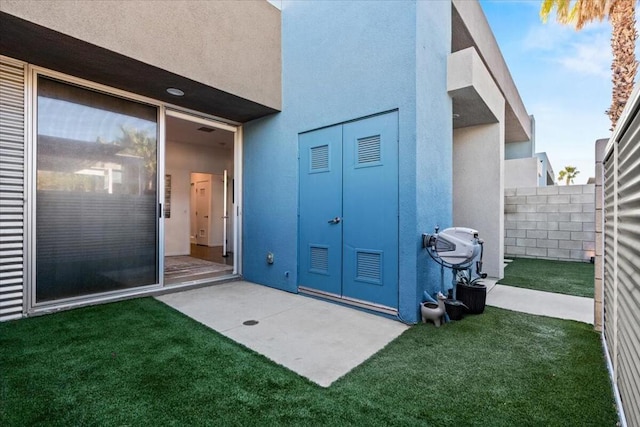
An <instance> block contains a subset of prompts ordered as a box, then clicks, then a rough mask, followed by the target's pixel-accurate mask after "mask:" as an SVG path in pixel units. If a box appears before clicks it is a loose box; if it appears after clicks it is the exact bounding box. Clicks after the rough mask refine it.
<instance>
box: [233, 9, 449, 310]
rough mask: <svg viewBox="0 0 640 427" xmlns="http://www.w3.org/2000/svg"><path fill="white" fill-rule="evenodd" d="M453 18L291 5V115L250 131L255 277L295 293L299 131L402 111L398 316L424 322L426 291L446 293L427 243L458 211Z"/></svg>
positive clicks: (285, 36)
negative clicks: (451, 93) (454, 196)
mask: <svg viewBox="0 0 640 427" xmlns="http://www.w3.org/2000/svg"><path fill="white" fill-rule="evenodd" d="M450 13H451V6H450V4H449V3H448V2H437V3H429V5H426V4H423V3H422V2H418V3H416V2H409V1H407V2H405V1H397V2H346V1H345V2H294V1H292V2H284V3H283V7H282V50H283V64H282V67H283V111H282V113H279V114H277V115H275V116H272V117H268V118H263V119H259V120H255V121H253V122H249V123H247V124H246V125H245V127H244V137H245V138H244V141H245V156H244V171H245V177H244V198H245V204H244V212H243V215H244V216H243V221H244V223H243V224H244V230H243V232H244V234H243V237H244V242H245V244H244V255H245V256H244V265H243V267H244V268H243V274H244V276H245V278H246V279H247V280H251V281H255V282H257V283H262V284H265V285H268V286H273V287H277V288H280V289H285V290H288V291H291V292H296V291H297V257H298V253H297V245H298V240H297V239H298V237H297V230H298V218H297V212H298V163H297V158H298V134H299V133H301V132H305V131H309V130H313V129H317V128H321V127H324V126H329V125H333V124H337V123H342V122H346V121H350V120H355V119H358V118H361V117H365V116H368V115H372V114H377V113H381V112H385V111H391V110H397V111H398V117H399V123H398V126H399V170H400V172H399V194H398V198H399V207H400V218H399V225H398V227H399V234H400V241H399V247H398V250H399V257H400V265H399V301H400V303H399V307H398V308H399V314H400V317H401V318H402V319H404V320H406V321H408V322H415V321H417V319H418V303H419V300H420V298H421V294H422V291H423V290H424V289H427V290H428V291H429V292H433V291H436V290H438V289H439V288H440V275H439V268H437V265H435V264H434V263H433V262H432V261H430V260H429V259H428V257H427V256H426V253H425V252H424V250H423V249H422V248H421V246H420V241H421V240H420V235H421V233H422V232H427V231H431V230H432V229H433V227H434V226H435V225H440V226H441V227H446V226H449V225H450V224H451V215H452V213H451V210H452V207H451V203H452V202H451V150H452V148H451V144H452V136H451V134H452V123H451V101H450V99H449V97H448V95H447V92H446V57H447V54H448V53H449V50H450V34H451V28H450V22H451V18H450ZM268 251H271V252H273V253H274V255H275V262H274V264H272V265H268V264H267V263H266V261H265V257H266V253H267V252H268ZM286 272H289V275H288V276H287V275H286V274H285V273H286Z"/></svg>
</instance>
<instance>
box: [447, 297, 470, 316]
mask: <svg viewBox="0 0 640 427" xmlns="http://www.w3.org/2000/svg"><path fill="white" fill-rule="evenodd" d="M444 307H445V310H447V314H448V315H449V319H451V320H460V319H462V316H464V312H465V310H466V308H465V306H464V304H463V303H462V301H460V300H457V299H447V300H445V301H444Z"/></svg>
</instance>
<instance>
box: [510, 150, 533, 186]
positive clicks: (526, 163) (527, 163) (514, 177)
mask: <svg viewBox="0 0 640 427" xmlns="http://www.w3.org/2000/svg"><path fill="white" fill-rule="evenodd" d="M539 164H540V161H539V160H538V158H537V157H528V158H524V159H512V160H505V162H504V186H505V188H520V187H537V186H538V172H539V168H540V166H539Z"/></svg>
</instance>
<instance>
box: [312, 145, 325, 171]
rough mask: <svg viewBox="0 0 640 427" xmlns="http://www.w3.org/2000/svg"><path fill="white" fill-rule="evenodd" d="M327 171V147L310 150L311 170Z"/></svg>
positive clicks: (321, 146) (322, 146)
mask: <svg viewBox="0 0 640 427" xmlns="http://www.w3.org/2000/svg"><path fill="white" fill-rule="evenodd" d="M324 169H329V146H328V145H320V146H318V147H313V148H311V170H312V171H318V170H324Z"/></svg>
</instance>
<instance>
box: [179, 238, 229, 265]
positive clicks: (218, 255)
mask: <svg viewBox="0 0 640 427" xmlns="http://www.w3.org/2000/svg"><path fill="white" fill-rule="evenodd" d="M189 256H192V257H194V258H200V259H204V260H207V261H211V262H217V263H219V264H225V265H231V266H232V265H233V252H227V256H226V257H223V256H222V246H211V247H209V246H201V245H196V244H193V243H192V244H191V253H190V254H189Z"/></svg>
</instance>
